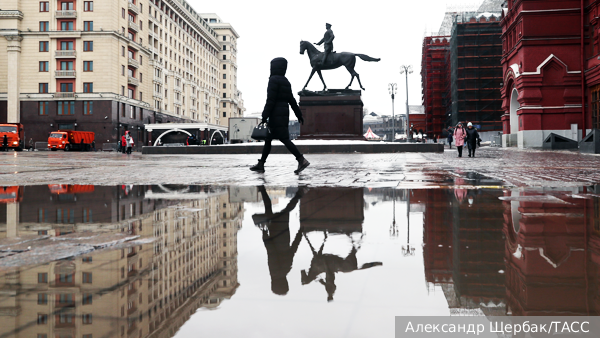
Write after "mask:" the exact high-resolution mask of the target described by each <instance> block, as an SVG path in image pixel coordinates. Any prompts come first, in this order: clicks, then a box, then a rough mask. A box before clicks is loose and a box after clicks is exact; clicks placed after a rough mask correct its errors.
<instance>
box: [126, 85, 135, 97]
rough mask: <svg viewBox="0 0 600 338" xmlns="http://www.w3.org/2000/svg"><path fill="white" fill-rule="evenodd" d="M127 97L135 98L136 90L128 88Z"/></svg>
mask: <svg viewBox="0 0 600 338" xmlns="http://www.w3.org/2000/svg"><path fill="white" fill-rule="evenodd" d="M127 97H128V98H130V99H135V90H133V89H131V88H127Z"/></svg>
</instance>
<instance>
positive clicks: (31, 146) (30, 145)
mask: <svg viewBox="0 0 600 338" xmlns="http://www.w3.org/2000/svg"><path fill="white" fill-rule="evenodd" d="M33 145H34V143H33V138H30V139H29V151H33V148H34V147H33Z"/></svg>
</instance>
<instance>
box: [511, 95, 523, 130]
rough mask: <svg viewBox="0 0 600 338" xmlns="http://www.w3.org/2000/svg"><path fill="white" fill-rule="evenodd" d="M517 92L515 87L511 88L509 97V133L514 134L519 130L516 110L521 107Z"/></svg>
mask: <svg viewBox="0 0 600 338" xmlns="http://www.w3.org/2000/svg"><path fill="white" fill-rule="evenodd" d="M518 98H519V92H518V91H517V89H516V88H513V90H512V93H511V97H510V133H511V134H516V133H517V132H518V131H519V117H518V116H517V110H519V108H521V104H520V103H519V100H518Z"/></svg>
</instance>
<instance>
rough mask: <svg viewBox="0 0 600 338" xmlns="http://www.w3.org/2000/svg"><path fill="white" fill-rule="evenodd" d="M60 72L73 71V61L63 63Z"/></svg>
mask: <svg viewBox="0 0 600 338" xmlns="http://www.w3.org/2000/svg"><path fill="white" fill-rule="evenodd" d="M60 70H73V61H61V62H60Z"/></svg>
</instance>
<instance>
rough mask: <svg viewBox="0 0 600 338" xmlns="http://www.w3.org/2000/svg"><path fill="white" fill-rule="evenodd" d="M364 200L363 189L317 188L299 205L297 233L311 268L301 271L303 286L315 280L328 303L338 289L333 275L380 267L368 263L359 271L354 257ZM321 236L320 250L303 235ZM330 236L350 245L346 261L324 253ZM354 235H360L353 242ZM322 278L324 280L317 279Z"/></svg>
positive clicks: (356, 249)
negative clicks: (342, 238) (307, 249)
mask: <svg viewBox="0 0 600 338" xmlns="http://www.w3.org/2000/svg"><path fill="white" fill-rule="evenodd" d="M363 208H364V196H363V190H362V189H340V188H336V189H333V188H317V189H311V190H310V191H309V192H308V193H307V194H306V197H305V198H304V200H303V202H302V203H301V204H300V229H302V230H303V231H304V237H305V238H306V241H307V243H308V245H309V246H310V249H311V251H312V254H313V258H312V261H311V264H310V268H309V269H308V271H307V270H302V271H301V282H302V285H306V284H309V283H311V282H313V281H315V280H318V282H319V283H321V284H322V285H323V286H325V290H326V291H327V301H329V302H330V301H332V300H333V295H334V293H335V290H336V288H337V286H336V284H335V274H336V273H337V272H346V273H347V272H352V271H356V270H363V269H368V268H371V267H374V266H379V265H382V263H381V262H371V263H366V264H362V265H361V266H360V268H359V267H358V260H357V258H356V254H357V252H358V250H360V244H361V240H362V236H363V233H362V223H363V220H364V210H363ZM312 231H314V232H323V234H324V239H323V243H322V244H321V246H320V248H319V250H318V251H317V250H315V247H314V246H313V244H312V243H311V241H310V240H309V238H308V236H307V235H306V234H307V233H309V232H312ZM330 234H342V235H343V234H345V235H346V236H347V237H348V238H349V240H350V242H351V243H352V249H351V251H350V253H349V254H348V255H347V256H346V257H340V256H338V255H334V254H329V253H323V251H324V249H325V243H326V242H327V239H328V236H329V235H330ZM353 234H360V235H361V236H360V239H359V240H358V241H355V240H354V238H353ZM322 274H325V278H322V277H320V276H321V275H322Z"/></svg>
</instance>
